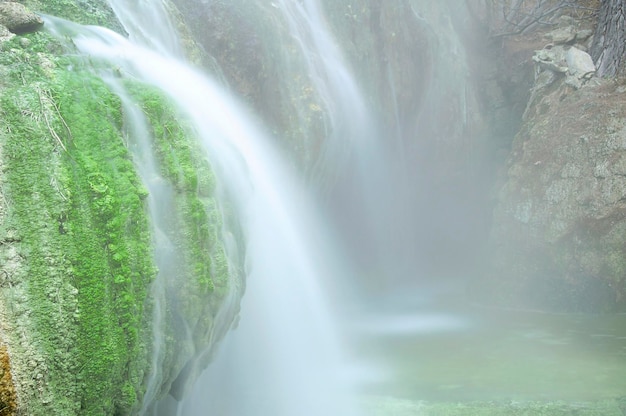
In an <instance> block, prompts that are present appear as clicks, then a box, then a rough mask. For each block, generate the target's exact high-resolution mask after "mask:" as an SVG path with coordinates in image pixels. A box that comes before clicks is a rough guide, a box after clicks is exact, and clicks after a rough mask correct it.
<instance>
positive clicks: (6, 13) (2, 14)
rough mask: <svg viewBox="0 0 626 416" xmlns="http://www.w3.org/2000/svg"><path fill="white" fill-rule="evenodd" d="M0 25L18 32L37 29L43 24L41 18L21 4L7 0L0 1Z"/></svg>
mask: <svg viewBox="0 0 626 416" xmlns="http://www.w3.org/2000/svg"><path fill="white" fill-rule="evenodd" d="M0 25H2V26H5V27H6V28H7V29H8V30H9V31H11V32H13V33H16V34H20V33H27V32H33V31H35V30H37V29H39V28H40V27H41V26H43V20H42V19H41V17H39V16H38V15H36V14H35V13H33V12H31V11H29V10H28V9H27V8H26V7H24V6H23V5H22V4H20V3H15V2H10V1H8V2H3V3H0Z"/></svg>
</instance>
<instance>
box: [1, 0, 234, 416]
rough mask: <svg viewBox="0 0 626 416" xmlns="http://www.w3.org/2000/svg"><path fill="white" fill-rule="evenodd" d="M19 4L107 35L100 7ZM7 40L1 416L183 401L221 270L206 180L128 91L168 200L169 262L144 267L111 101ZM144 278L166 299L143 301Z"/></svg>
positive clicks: (37, 47)
mask: <svg viewBox="0 0 626 416" xmlns="http://www.w3.org/2000/svg"><path fill="white" fill-rule="evenodd" d="M27 4H28V5H29V6H30V7H32V8H33V10H37V11H41V12H43V13H51V14H56V15H58V16H61V17H65V18H68V19H71V20H75V21H78V22H80V23H85V24H99V25H105V26H108V27H111V28H113V29H116V30H118V31H120V32H121V31H122V30H121V28H120V26H119V23H117V21H116V20H115V18H114V15H113V13H112V12H111V10H110V9H109V8H108V6H106V2H99V1H92V2H88V3H87V2H85V3H83V2H80V1H77V2H74V1H49V2H37V1H32V2H27ZM9 38H10V39H5V40H4V41H3V42H2V43H0V74H2V76H1V77H0V126H2V127H1V128H0V344H1V345H2V350H1V352H2V354H1V355H0V357H1V358H2V361H1V362H2V372H1V374H0V375H1V376H2V383H1V384H0V387H1V388H2V391H1V392H0V400H1V401H2V410H1V411H2V414H3V415H10V414H28V415H41V414H58V415H79V414H80V415H108V414H111V415H112V414H120V415H121V414H135V413H137V412H139V409H140V407H141V405H142V400H143V399H144V394H146V385H147V383H148V381H149V380H156V382H155V383H156V386H154V392H152V396H150V397H149V398H150V399H151V400H154V399H158V398H159V397H162V396H163V395H165V394H168V393H170V392H172V393H175V392H174V391H173V390H181V391H182V390H183V389H184V385H185V383H186V381H187V378H188V377H192V378H193V377H194V376H195V374H194V373H193V372H192V371H190V370H189V368H190V367H193V366H199V367H203V366H206V364H207V362H208V358H207V356H208V354H207V353H206V352H207V351H210V346H211V344H212V343H214V342H215V341H216V339H217V338H219V337H220V334H221V332H219V331H217V332H216V331H215V330H214V328H213V327H214V324H215V322H214V317H215V316H216V315H217V311H218V309H219V308H220V304H221V302H222V300H223V299H224V297H225V295H226V293H227V292H228V286H229V283H230V271H229V265H228V264H227V262H226V259H225V253H224V248H223V247H222V245H221V243H220V242H219V239H220V232H221V229H222V223H223V221H222V216H221V211H220V209H219V208H218V206H217V203H216V201H215V198H214V196H213V193H214V187H215V180H214V178H213V174H212V172H211V169H210V166H209V165H208V163H207V162H206V160H205V159H204V158H203V157H202V156H201V152H199V151H198V148H197V145H195V144H194V136H193V134H191V132H190V130H189V129H186V128H185V127H184V126H183V125H182V124H181V123H180V122H179V121H177V120H178V119H179V117H178V115H177V114H176V113H175V111H174V110H173V108H172V107H171V106H170V104H169V103H168V101H167V100H166V99H165V98H164V97H162V96H161V95H160V94H158V92H155V91H153V90H151V89H149V88H147V87H145V86H142V85H140V84H134V85H132V90H133V91H134V95H136V97H138V99H139V102H140V105H141V106H142V110H143V112H144V113H145V114H146V118H147V119H148V120H150V121H151V124H150V125H151V126H152V128H151V129H152V133H153V134H154V137H155V142H154V144H153V148H154V152H155V155H156V159H157V162H158V168H159V171H160V175H161V176H162V178H163V180H164V181H166V182H167V183H169V184H170V185H169V186H170V187H171V188H172V189H174V190H175V193H176V198H175V204H174V205H173V206H172V207H171V208H170V212H169V214H170V217H171V219H172V220H171V223H170V224H168V225H167V227H169V228H168V230H169V231H168V233H169V234H168V236H169V238H170V239H171V240H172V241H173V243H174V248H173V250H174V251H176V253H178V254H177V256H178V257H179V259H180V267H179V268H177V269H176V270H174V271H172V270H171V269H168V270H167V273H166V272H165V271H163V270H161V271H159V270H158V269H157V265H158V261H156V260H155V257H154V256H155V252H154V250H155V248H154V247H155V240H156V238H157V237H156V236H155V233H154V230H155V227H156V226H157V224H154V223H153V218H151V216H150V215H149V212H150V211H149V210H148V208H149V207H148V204H149V202H148V200H149V199H150V198H148V197H149V194H148V190H147V188H146V186H144V184H143V183H142V181H141V179H140V176H139V174H138V170H137V164H136V162H137V161H136V160H135V159H136V158H134V157H133V153H132V152H131V151H130V150H129V143H132V141H133V138H132V137H128V134H129V131H128V129H127V128H126V122H127V119H126V117H125V112H124V111H123V106H122V101H121V100H120V98H119V97H118V96H116V95H115V94H113V93H112V92H111V90H110V88H109V87H108V86H107V85H106V84H105V83H104V82H103V81H102V80H101V79H100V78H99V77H97V76H96V75H94V70H93V68H91V67H90V66H89V64H88V63H87V62H85V61H83V60H82V59H81V58H80V57H77V56H76V54H75V52H74V51H72V50H71V46H69V45H62V44H61V43H59V41H58V40H55V39H53V38H52V37H51V36H50V35H49V34H47V33H46V32H45V31H40V32H35V33H26V34H21V35H18V36H13V37H9ZM68 48H69V49H68ZM159 226H161V227H163V225H162V224H161V225H159ZM166 274H167V275H166ZM159 279H160V280H161V281H165V282H166V283H165V287H166V292H159V293H157V292H156V291H155V289H154V285H155V284H156V283H155V282H156V281H157V280H159ZM168 281H169V282H170V283H167V282H168ZM159 296H160V297H159ZM156 308H159V310H160V314H159V316H161V318H160V319H161V323H160V324H159V325H160V326H159V327H158V328H156V329H155V326H154V325H153V321H154V319H155V309H156ZM181 323H184V325H185V327H186V328H187V330H188V332H189V333H191V334H193V337H189V338H185V337H184V336H183V335H182V334H181V332H180V327H181ZM155 331H158V332H159V334H158V336H157V335H155ZM157 338H158V339H159V342H160V343H162V345H159V351H158V352H157V351H155V348H156V347H155V343H156V340H157ZM156 354H158V357H159V358H158V359H154V357H155V355H156ZM192 364H193V365H192ZM173 385H174V387H172V386H173ZM176 393H181V392H180V391H177V392H176Z"/></svg>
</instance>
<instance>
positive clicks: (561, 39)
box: [546, 26, 576, 44]
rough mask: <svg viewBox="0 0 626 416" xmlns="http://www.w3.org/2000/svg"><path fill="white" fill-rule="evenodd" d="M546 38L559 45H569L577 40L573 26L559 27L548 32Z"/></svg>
mask: <svg viewBox="0 0 626 416" xmlns="http://www.w3.org/2000/svg"><path fill="white" fill-rule="evenodd" d="M546 37H547V38H548V39H551V40H552V42H554V43H557V44H564V43H569V42H571V41H573V40H574V39H576V30H575V29H574V27H573V26H565V27H559V28H556V29H554V30H553V31H552V32H548V33H547V34H546Z"/></svg>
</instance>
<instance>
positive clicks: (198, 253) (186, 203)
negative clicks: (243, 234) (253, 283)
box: [129, 84, 229, 296]
mask: <svg viewBox="0 0 626 416" xmlns="http://www.w3.org/2000/svg"><path fill="white" fill-rule="evenodd" d="M129 88H130V90H131V92H132V93H133V94H134V95H135V97H137V98H138V99H139V101H140V102H141V104H142V106H143V110H144V112H145V114H146V116H147V117H148V118H149V119H150V121H151V125H152V128H153V133H154V140H155V142H154V152H155V155H156V157H157V160H158V164H159V168H160V170H161V174H162V175H163V176H164V177H165V178H167V179H168V180H169V181H170V182H171V183H172V185H173V187H174V189H175V191H176V192H177V195H176V200H175V201H174V202H175V205H176V207H175V210H176V217H177V220H176V221H177V225H178V227H179V229H180V234H181V237H182V239H181V240H180V244H181V245H182V246H183V253H184V257H185V261H184V263H185V264H187V265H190V266H189V270H187V272H188V273H189V274H190V275H191V279H186V280H187V281H190V282H196V283H197V284H198V287H197V288H193V289H191V291H190V293H194V294H195V295H197V296H206V295H207V294H209V293H212V292H214V291H215V290H216V288H217V289H218V291H217V294H218V295H222V294H224V293H225V291H226V288H227V283H228V275H229V271H228V266H227V262H226V258H225V253H224V249H223V246H222V244H221V242H220V241H219V234H220V232H221V227H222V224H223V222H222V216H221V215H222V214H221V211H220V209H219V207H218V206H217V202H216V200H215V198H214V193H215V177H214V175H213V172H212V170H211V166H210V165H209V163H208V161H207V159H206V156H205V152H204V150H203V149H202V147H201V146H200V144H199V142H198V140H197V138H196V136H195V134H194V132H193V129H192V128H191V127H190V126H189V125H188V124H187V123H186V122H185V118H184V117H183V116H182V115H180V114H178V113H177V112H176V111H174V107H173V105H171V103H169V102H168V100H167V99H166V98H165V97H164V96H163V95H162V94H160V93H159V92H158V91H156V90H154V89H152V88H149V87H147V86H144V85H139V84H132V85H129ZM197 289H200V291H199V292H198V291H197Z"/></svg>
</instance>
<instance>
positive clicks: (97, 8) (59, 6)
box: [23, 0, 123, 33]
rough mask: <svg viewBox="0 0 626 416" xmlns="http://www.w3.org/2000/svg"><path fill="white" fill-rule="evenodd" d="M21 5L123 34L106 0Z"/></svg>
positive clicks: (30, 0) (42, 0)
mask: <svg viewBox="0 0 626 416" xmlns="http://www.w3.org/2000/svg"><path fill="white" fill-rule="evenodd" d="M23 3H24V4H25V5H26V6H27V7H29V8H30V9H31V10H34V11H36V12H39V13H44V14H49V15H52V16H57V17H61V18H63V19H67V20H71V21H72V22H76V23H80V24H83V25H97V26H104V27H108V28H109V29H113V30H116V31H118V32H120V33H123V29H121V26H120V24H119V22H118V20H117V18H116V17H115V14H114V13H113V10H111V7H110V6H109V4H108V3H107V1H106V0H24V1H23Z"/></svg>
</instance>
